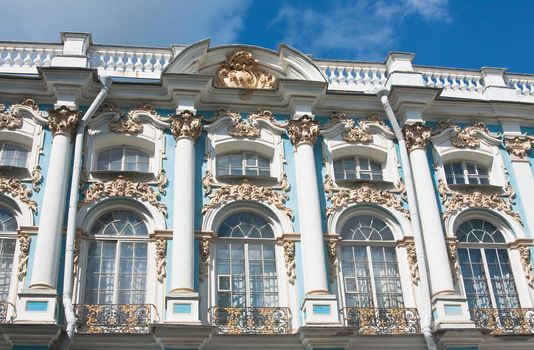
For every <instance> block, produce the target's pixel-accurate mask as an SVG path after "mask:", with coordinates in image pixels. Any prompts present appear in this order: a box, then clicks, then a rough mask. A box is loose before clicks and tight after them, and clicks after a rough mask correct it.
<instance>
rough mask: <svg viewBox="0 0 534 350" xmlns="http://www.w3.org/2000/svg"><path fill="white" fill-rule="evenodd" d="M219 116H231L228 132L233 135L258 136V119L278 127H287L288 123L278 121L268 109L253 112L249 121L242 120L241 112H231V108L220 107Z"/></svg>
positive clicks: (248, 118)
mask: <svg viewBox="0 0 534 350" xmlns="http://www.w3.org/2000/svg"><path fill="white" fill-rule="evenodd" d="M217 116H229V117H230V125H229V127H228V134H229V135H230V136H232V137H237V138H240V137H246V138H256V137H259V136H260V127H259V126H258V121H260V120H263V121H266V122H268V123H270V124H272V125H274V126H276V127H279V128H285V127H286V126H287V122H286V123H280V122H279V121H277V120H276V119H275V118H274V116H273V113H272V112H271V111H268V110H262V109H259V110H258V112H256V113H252V114H250V115H249V116H248V117H247V121H245V120H242V117H241V114H239V113H234V112H231V111H230V110H229V109H224V108H220V109H219V110H218V111H217Z"/></svg>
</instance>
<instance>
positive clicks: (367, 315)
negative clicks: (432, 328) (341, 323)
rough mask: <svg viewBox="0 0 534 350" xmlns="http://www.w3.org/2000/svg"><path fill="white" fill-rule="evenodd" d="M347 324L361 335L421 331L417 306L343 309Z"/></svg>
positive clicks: (416, 332)
mask: <svg viewBox="0 0 534 350" xmlns="http://www.w3.org/2000/svg"><path fill="white" fill-rule="evenodd" d="M340 312H341V315H342V317H343V318H344V320H345V324H346V325H347V326H349V327H353V328H355V329H356V333H358V334H359V335H389V334H418V333H421V328H420V325H419V313H418V312H417V309H415V308H359V307H346V308H343V309H341V311H340Z"/></svg>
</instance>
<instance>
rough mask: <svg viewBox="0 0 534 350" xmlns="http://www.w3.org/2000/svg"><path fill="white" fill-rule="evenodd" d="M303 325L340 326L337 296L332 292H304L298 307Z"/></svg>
mask: <svg viewBox="0 0 534 350" xmlns="http://www.w3.org/2000/svg"><path fill="white" fill-rule="evenodd" d="M300 309H301V310H302V312H303V314H304V325H305V326H340V325H341V322H340V321H339V313H338V309H339V308H338V306H337V298H336V296H335V295H332V294H306V295H305V296H304V302H303V303H302V306H301V308H300Z"/></svg>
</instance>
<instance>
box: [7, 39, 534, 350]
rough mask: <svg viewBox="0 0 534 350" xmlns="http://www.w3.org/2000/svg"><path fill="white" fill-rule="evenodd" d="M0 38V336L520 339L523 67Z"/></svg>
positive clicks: (529, 332) (393, 341) (276, 342)
mask: <svg viewBox="0 0 534 350" xmlns="http://www.w3.org/2000/svg"><path fill="white" fill-rule="evenodd" d="M61 38H62V43H60V44H41V43H17V42H0V261H1V262H2V263H1V264H0V276H2V278H1V279H0V295H1V297H0V300H1V302H0V322H1V323H0V329H1V331H2V334H3V337H2V338H1V339H0V348H2V349H19V350H23V349H34V350H38V349H68V348H70V349H97V348H98V349H167V350H170V349H237V348H240V349H249V348H258V349H315V350H319V349H323V350H326V349H330V350H332V349H370V348H375V349H382V348H395V349H451V350H454V349H456V350H460V349H463V350H465V349H503V348H506V349H532V348H534V289H533V286H534V271H533V269H532V263H531V257H530V254H531V250H532V248H531V247H532V243H533V241H532V234H533V232H534V191H533V188H534V177H533V169H532V165H531V163H532V160H533V159H532V158H533V157H534V152H532V151H531V147H532V145H533V144H534V80H533V79H532V77H531V76H528V75H519V74H509V73H506V71H505V70H504V69H497V68H482V69H480V70H479V71H475V70H461V69H445V68H437V67H423V66H417V65H415V64H413V60H414V56H413V55H412V54H407V53H391V54H389V56H388V57H387V59H386V60H385V62H384V63H361V62H346V61H326V60H317V59H312V58H310V57H309V56H307V55H303V54H302V53H300V52H299V51H297V50H295V49H293V48H291V47H288V46H285V45H281V46H280V47H279V49H278V50H277V51H272V50H268V49H263V48H259V47H250V46H235V45H232V46H219V47H210V42H209V40H206V41H201V42H198V43H195V44H192V45H189V46H172V47H171V48H170V49H156V48H139V47H127V46H103V45H96V44H94V43H93V42H92V39H91V35H89V34H83V33H62V36H61Z"/></svg>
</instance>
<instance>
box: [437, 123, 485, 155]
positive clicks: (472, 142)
mask: <svg viewBox="0 0 534 350" xmlns="http://www.w3.org/2000/svg"><path fill="white" fill-rule="evenodd" d="M446 129H452V130H453V132H454V134H453V135H452V136H451V138H450V140H451V144H452V145H453V146H454V147H457V148H478V147H479V146H480V139H479V137H478V135H479V134H483V135H486V136H487V137H491V132H490V131H489V130H488V128H487V127H486V124H484V123H483V122H477V123H475V124H473V125H470V126H467V127H465V128H463V129H462V128H461V127H460V126H458V125H457V124H454V123H452V122H451V121H449V120H447V121H444V120H442V121H440V122H439V124H438V128H437V130H436V131H435V132H434V134H439V133H441V132H443V131H444V130H446Z"/></svg>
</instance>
